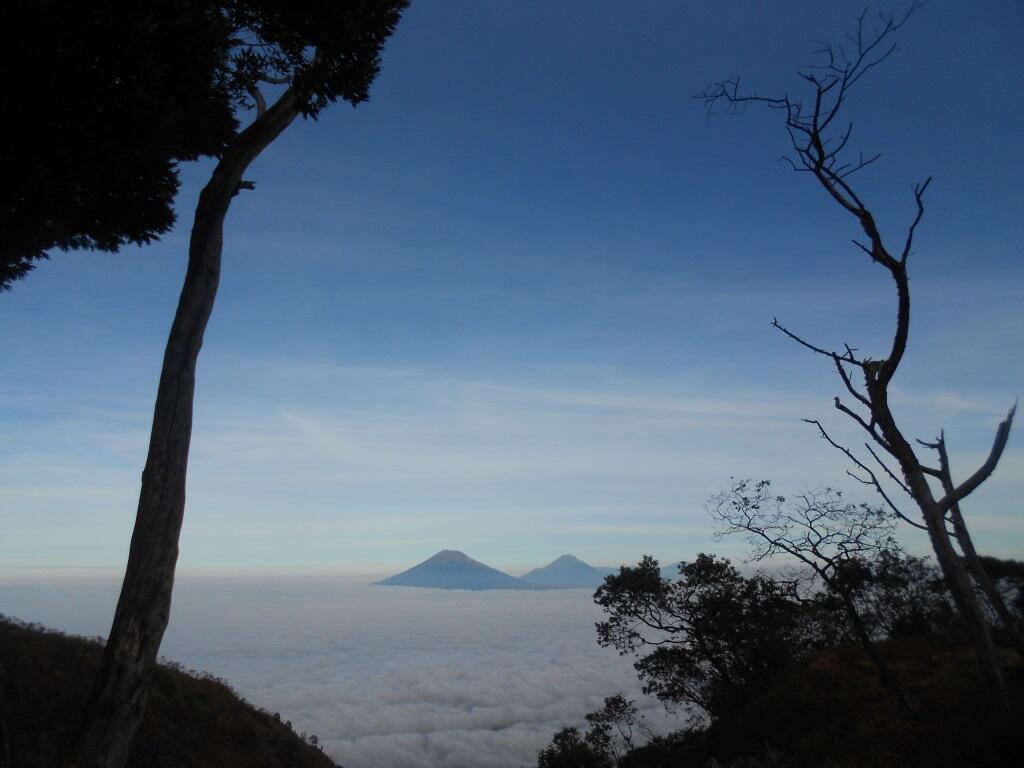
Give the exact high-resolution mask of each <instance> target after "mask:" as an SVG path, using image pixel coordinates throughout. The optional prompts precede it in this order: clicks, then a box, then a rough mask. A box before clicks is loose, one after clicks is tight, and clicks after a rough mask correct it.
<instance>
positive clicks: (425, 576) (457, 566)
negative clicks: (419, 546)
mask: <svg viewBox="0 0 1024 768" xmlns="http://www.w3.org/2000/svg"><path fill="white" fill-rule="evenodd" d="M376 583H377V584H383V585H385V586H391V587H434V588H436V589H543V588H544V587H542V586H540V585H538V584H530V583H528V582H525V581H522V580H521V579H517V578H516V577H515V576H509V575H508V574H507V573H503V572H502V571H499V570H497V569H496V568H491V567H490V566H489V565H484V564H483V563H478V562H477V561H476V560H474V559H473V558H471V557H469V556H468V555H466V554H464V553H462V552H457V551H456V550H454V549H443V550H441V551H440V552H438V553H437V554H436V555H434V556H433V557H431V558H430V559H428V560H424V561H423V562H422V563H420V564H419V565H414V566H413V567H412V568H410V569H409V570H407V571H402V572H401V573H398V574H395V575H394V576H391V577H389V578H387V579H383V580H382V581H378V582H376Z"/></svg>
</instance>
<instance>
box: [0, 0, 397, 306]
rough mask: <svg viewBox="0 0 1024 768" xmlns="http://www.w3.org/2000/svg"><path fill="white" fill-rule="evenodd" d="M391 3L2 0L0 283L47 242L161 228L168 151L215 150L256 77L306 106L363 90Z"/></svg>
mask: <svg viewBox="0 0 1024 768" xmlns="http://www.w3.org/2000/svg"><path fill="white" fill-rule="evenodd" d="M396 5H401V4H396V3H384V4H381V3H376V4H375V3H335V2H323V1H322V0H294V1H293V2H288V3H284V2H280V1H279V0H223V1H220V2H218V1H216V0H147V2H134V1H133V0H96V1H95V2H81V3H78V2H64V1H62V0H34V1H33V2H22V3H12V4H5V6H4V10H2V11H0V61H3V69H4V71H5V72H8V73H11V74H12V75H14V73H17V75H16V76H10V77H8V78H7V84H6V89H7V90H6V94H5V96H6V100H7V103H8V104H9V105H12V107H13V106H14V105H16V110H15V111H12V112H10V113H9V119H8V120H7V121H6V125H5V131H6V139H5V141H4V143H3V145H2V147H0V163H2V166H3V168H4V184H3V185H2V186H0V232H2V233H3V238H2V241H0V242H2V245H0V290H5V289H9V288H10V287H11V285H12V284H13V282H14V281H15V280H18V279H19V278H22V277H24V276H25V275H26V274H27V273H28V272H29V271H31V270H32V268H33V266H34V263H35V262H36V261H38V260H40V259H45V258H47V256H48V254H49V253H50V252H52V251H53V250H54V249H60V250H72V249H90V250H92V249H95V250H103V251H117V250H118V249H119V248H121V247H122V246H124V245H126V244H129V243H132V244H145V243H148V242H150V241H152V240H154V239H156V238H157V237H158V236H159V235H160V234H162V233H164V232H167V231H168V230H169V229H170V228H171V226H172V225H173V224H174V221H175V214H174V210H173V203H174V197H175V195H176V193H177V191H178V184H179V182H178V171H177V166H178V163H180V162H183V161H189V160H195V159H196V158H198V157H200V156H204V155H205V156H220V155H221V154H222V153H223V151H224V148H225V147H226V145H227V144H228V142H230V141H231V139H232V138H233V137H234V136H235V135H236V133H237V131H238V129H239V124H238V120H237V119H236V114H237V113H238V112H239V111H240V110H243V109H245V108H248V107H252V106H258V101H259V100H261V99H262V97H261V96H257V95H256V93H255V91H254V89H255V87H256V86H257V85H258V84H260V83H264V84H271V85H273V84H284V83H285V82H288V83H289V84H290V85H291V86H292V88H293V90H294V92H295V94H296V95H297V97H298V100H299V104H300V111H301V113H302V114H303V115H305V116H307V117H315V116H316V115H317V114H318V113H319V112H320V110H322V109H323V108H324V107H325V106H327V105H328V104H330V103H332V102H334V101H335V100H337V99H338V98H341V99H344V100H345V101H348V102H350V103H353V104H357V103H359V102H361V101H364V100H365V99H366V98H367V97H368V91H369V86H370V83H371V82H372V81H373V78H374V77H375V76H376V74H377V71H378V69H379V55H378V53H379V46H378V45H377V42H378V41H379V40H380V39H381V38H382V36H386V32H384V30H385V29H387V30H390V29H391V28H392V27H393V24H394V21H395V19H396V16H395V15H394V9H395V7H396ZM374 16H376V17H377V22H376V25H377V26H376V28H375V27H374V26H373V25H368V24H367V19H370V18H373V17H374ZM313 50H315V51H316V52H317V53H316V55H315V56H314V55H312V54H311V51H313Z"/></svg>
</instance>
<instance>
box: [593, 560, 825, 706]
mask: <svg viewBox="0 0 1024 768" xmlns="http://www.w3.org/2000/svg"><path fill="white" fill-rule="evenodd" d="M594 601H595V602H596V603H597V604H598V605H600V606H601V607H602V608H603V609H604V610H605V612H606V613H607V614H608V615H609V618H608V619H606V620H605V621H603V622H601V623H599V624H598V625H597V635H598V642H599V643H600V644H601V645H604V646H614V647H615V648H616V649H618V651H619V652H620V653H621V654H636V655H637V656H638V657H639V658H638V660H637V662H636V664H635V666H636V669H637V672H638V673H639V675H640V678H641V680H643V681H644V691H645V692H646V693H650V694H653V695H655V696H657V697H658V698H659V699H661V700H662V701H665V702H667V703H672V704H683V703H686V704H696V705H697V706H699V707H700V708H701V709H703V710H704V711H705V712H707V713H708V714H709V715H711V716H712V717H715V716H716V715H719V714H721V713H724V712H727V711H730V710H731V709H733V708H734V707H735V706H736V702H737V701H740V700H742V699H744V698H748V697H750V696H753V695H756V694H757V693H760V692H762V691H764V690H765V689H767V688H768V687H770V686H771V685H772V684H773V683H774V681H775V680H777V679H778V677H779V676H780V675H782V674H784V673H785V670H786V669H787V668H788V666H789V665H790V664H792V663H793V662H794V661H797V660H799V659H800V658H802V657H803V656H804V655H806V653H807V652H808V651H809V650H810V649H811V648H812V647H813V643H814V626H813V624H812V623H810V622H809V621H808V620H807V611H806V609H805V608H804V606H803V605H802V604H801V603H800V602H799V601H798V600H796V599H794V598H793V596H792V594H791V591H790V590H789V589H788V588H787V587H786V585H781V584H778V583H776V582H774V581H772V580H771V579H768V578H765V577H763V576H754V577H752V578H744V577H743V576H741V575H740V574H739V572H738V571H737V570H736V569H735V568H734V567H733V566H732V565H730V563H729V561H728V560H722V559H718V558H716V557H714V556H713V555H705V554H701V555H698V556H697V559H696V560H695V561H694V562H692V563H687V564H685V565H681V566H680V576H679V579H678V580H668V579H664V578H662V577H661V574H660V570H659V567H658V562H657V561H656V560H654V559H653V558H651V557H645V558H644V559H643V560H642V561H641V562H640V563H639V565H637V567H635V568H628V567H623V568H621V569H620V571H619V573H618V574H615V575H612V576H608V577H607V579H605V583H604V584H603V585H602V586H601V587H599V588H598V590H597V592H596V593H595V594H594Z"/></svg>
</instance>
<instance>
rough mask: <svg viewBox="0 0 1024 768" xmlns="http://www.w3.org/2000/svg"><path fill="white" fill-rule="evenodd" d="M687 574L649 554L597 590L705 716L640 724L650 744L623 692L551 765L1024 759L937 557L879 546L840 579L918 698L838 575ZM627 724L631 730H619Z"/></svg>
mask: <svg viewBox="0 0 1024 768" xmlns="http://www.w3.org/2000/svg"><path fill="white" fill-rule="evenodd" d="M991 567H992V570H993V573H996V574H999V575H1000V576H1001V577H1002V576H1003V574H1004V573H1017V572H1018V571H1017V569H1016V568H1015V564H1014V563H1013V562H1012V561H1010V562H1009V563H1007V564H1006V565H1005V566H1002V565H1000V564H999V563H994V564H993V565H992V566H991ZM681 572H682V573H681V581H679V582H677V583H673V582H671V581H668V580H666V579H663V578H662V577H661V576H660V575H659V573H658V568H657V563H656V562H655V561H654V560H653V559H651V558H649V557H647V558H644V559H643V560H642V561H641V563H640V564H639V565H638V566H637V567H636V568H624V569H622V571H620V573H619V574H618V575H616V576H609V577H608V578H607V580H606V582H605V585H604V586H603V587H602V588H601V590H599V591H598V593H597V594H595V601H596V602H598V603H599V604H600V605H602V607H604V608H605V610H606V611H608V612H609V613H610V615H611V618H610V619H609V620H608V621H606V622H603V623H602V624H600V625H598V633H599V638H600V641H601V642H602V643H604V644H613V645H615V646H616V647H618V648H619V649H620V651H625V652H635V653H647V656H645V657H642V658H641V659H640V662H639V663H638V664H637V669H638V671H639V672H640V674H641V676H642V677H644V676H645V675H646V677H644V679H645V682H646V683H647V684H648V690H650V692H652V693H654V694H655V695H657V696H659V697H660V698H661V699H662V700H663V701H665V702H666V703H667V704H669V705H674V704H676V703H679V702H688V703H691V704H694V703H695V704H698V705H700V706H702V707H704V711H705V714H706V717H704V718H703V719H701V718H695V719H693V720H691V723H690V726H689V727H688V728H684V729H683V730H681V731H678V732H675V733H670V734H667V735H664V736H660V737H658V736H653V735H652V734H651V733H650V732H649V731H647V732H641V735H642V736H643V738H642V739H638V740H636V741H637V742H640V741H646V742H647V743H645V744H642V745H639V744H638V743H634V739H633V737H632V736H633V730H634V727H635V725H636V720H635V710H631V709H630V707H629V705H630V704H631V702H627V701H625V700H623V699H622V698H621V697H613V698H612V699H607V700H606V702H605V707H604V708H603V709H602V710H599V711H598V712H595V713H592V714H591V715H588V716H587V722H588V729H587V730H586V732H585V733H582V734H581V733H580V732H579V731H576V730H575V729H572V731H573V732H572V733H571V734H565V732H563V737H562V738H561V739H559V740H556V742H553V743H552V744H551V745H550V746H549V747H548V748H547V749H546V750H545V751H544V752H543V753H542V755H543V756H544V757H545V759H546V760H548V762H547V763H541V765H546V766H562V765H573V764H574V763H572V762H571V760H572V758H573V756H575V757H576V758H579V759H582V758H581V757H580V756H581V755H586V756H588V759H593V756H594V755H598V756H603V759H604V760H605V761H606V762H605V763H584V762H579V763H575V764H579V765H590V764H593V765H610V766H616V767H617V768H670V767H671V768H677V767H678V766H688V767H692V768H727V767H731V768H767V767H768V766H778V767H779V768H861V767H863V768H869V767H870V768H876V767H881V768H888V767H890V766H891V768H897V767H898V768H918V767H920V768H925V767H927V768H934V767H945V766H949V767H950V768H953V767H954V766H955V768H962V766H967V765H970V766H979V767H987V766H991V767H992V768H1002V767H1003V766H1009V765H1016V764H1018V763H1019V762H1020V761H1021V760H1022V759H1024V732H1022V731H1021V730H1020V728H1019V727H1018V720H1017V718H1018V714H1012V713H1011V714H1006V713H1005V712H1003V711H1002V710H1001V708H999V707H997V706H994V705H993V702H992V701H991V699H990V697H989V695H988V691H987V689H986V686H985V684H984V680H983V679H982V678H981V677H980V676H979V675H978V674H977V672H976V670H975V669H974V665H973V663H972V652H971V647H970V638H969V636H968V635H967V633H966V632H965V628H964V627H963V626H962V625H961V624H960V623H959V621H958V619H957V617H956V615H955V614H954V612H953V609H952V607H951V605H950V602H951V601H950V597H949V594H948V592H947V591H946V590H945V589H944V584H943V581H942V580H941V578H939V576H938V575H937V571H936V569H935V568H934V567H933V566H932V565H930V564H929V563H927V562H926V561H924V560H921V559H920V558H914V557H910V556H906V555H903V554H900V553H894V552H888V551H881V552H876V553H874V554H872V555H871V556H870V557H867V556H865V557H857V558H851V559H849V560H837V561H836V571H835V574H834V576H835V582H834V583H836V584H839V585H841V590H842V592H843V593H844V594H845V595H852V596H853V599H854V600H855V601H856V603H857V606H858V612H859V614H860V615H862V616H863V617H864V620H865V623H866V624H867V625H868V626H869V627H870V629H871V632H872V635H873V636H874V638H875V639H876V640H877V644H876V646H875V650H876V652H877V653H878V654H880V655H881V656H882V657H883V659H884V662H885V665H886V667H888V668H890V669H892V670H893V671H894V673H895V674H897V675H898V677H899V678H900V680H901V681H902V684H903V687H904V690H905V693H906V698H907V699H908V700H909V701H911V702H912V703H913V706H912V707H909V708H908V707H905V706H903V705H902V702H901V700H900V699H899V698H897V697H894V696H893V695H892V692H891V690H890V689H888V688H887V687H886V685H885V684H884V683H883V680H882V678H881V676H880V674H879V669H878V665H877V663H875V662H874V661H873V660H872V659H871V658H870V656H869V654H868V653H866V651H865V649H864V648H863V647H862V646H860V644H859V643H857V642H856V640H855V638H854V637H853V634H854V633H853V632H852V631H851V630H850V628H849V626H848V625H847V623H846V622H847V618H848V614H847V611H846V610H845V608H844V607H843V605H842V604H841V601H839V600H837V595H836V594H835V593H833V592H830V590H829V589H828V588H827V585H826V588H825V589H823V590H820V591H818V592H816V593H814V594H810V595H808V594H804V595H803V596H800V595H799V594H798V592H797V591H790V589H789V588H790V587H792V586H793V582H792V581H788V580H786V581H780V582H778V583H775V582H772V580H771V579H768V578H767V577H764V576H757V577H754V578H750V579H747V578H744V577H742V576H741V575H739V574H738V573H737V572H736V571H735V569H734V568H732V567H731V566H730V565H729V564H728V562H727V561H723V560H720V559H717V558H714V557H712V556H709V555H701V556H699V557H698V559H697V560H696V561H695V562H694V563H692V564H690V565H687V566H683V567H682V568H681ZM773 584H774V586H772V585H773ZM758 611H760V612H761V614H762V615H760V616H754V615H753V614H755V613H757V612H758ZM732 622H736V624H735V625H733V624H732ZM783 623H786V624H788V626H787V627H786V628H785V629H780V628H779V625H780V624H783ZM723 624H724V626H723ZM673 641H674V642H673ZM786 648H788V649H789V655H788V656H787V655H786V654H785V653H783V651H784V649H786ZM652 649H653V650H652ZM666 649H667V650H666ZM1000 653H1001V658H1002V661H1003V666H1004V669H1005V672H1006V675H1007V680H1008V683H1009V692H1010V697H1011V703H1012V706H1013V712H1014V713H1019V712H1020V711H1021V707H1022V706H1024V663H1022V659H1021V658H1020V656H1019V655H1017V654H1016V653H1015V652H1014V651H1013V650H1011V648H1010V647H1009V646H1004V647H1002V648H1001V650H1000ZM659 656H660V659H659V662H658V663H657V664H656V665H650V664H644V662H645V660H646V659H649V658H652V657H653V658H658V657H659ZM759 663H764V664H765V665H767V667H768V668H765V667H761V666H759ZM652 676H657V678H656V679H655V678H654V677H652ZM652 681H654V682H655V684H653V685H652V684H651V683H652ZM616 699H617V700H618V701H616ZM610 703H611V704H610ZM708 703H710V704H711V706H707V704H708ZM623 724H625V725H626V730H625V731H621V730H617V729H618V728H620V727H621V726H622V725H623ZM622 733H625V734H626V735H627V736H628V738H626V739H623V738H621V735H620V736H619V738H618V740H617V742H615V743H613V741H612V739H609V736H612V737H615V736H616V734H622ZM557 760H564V761H565V762H557Z"/></svg>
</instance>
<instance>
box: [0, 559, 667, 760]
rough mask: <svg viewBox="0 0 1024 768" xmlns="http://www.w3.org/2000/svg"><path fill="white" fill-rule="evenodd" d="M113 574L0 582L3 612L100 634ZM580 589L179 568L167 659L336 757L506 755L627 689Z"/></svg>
mask: <svg viewBox="0 0 1024 768" xmlns="http://www.w3.org/2000/svg"><path fill="white" fill-rule="evenodd" d="M118 586H119V585H118V583H117V582H116V581H114V580H106V579H99V580H88V579H79V580H76V581H55V580H51V581H48V582H41V581H33V582H26V581H8V582H0V606H3V611H4V612H7V613H10V614H13V615H16V616H18V617H19V618H21V619H23V620H30V621H37V622H41V623H44V624H47V625H50V626H53V627H59V628H61V629H64V630H67V631H70V632H73V633H77V634H85V635H97V634H100V635H102V634H105V633H106V631H107V628H108V623H109V614H110V610H111V607H112V605H113V602H114V601H115V600H116V595H117V588H118ZM600 616H601V612H600V610H599V609H598V608H597V607H596V606H594V604H593V602H592V600H591V593H590V591H589V590H586V589H571V590H552V591H543V592H524V591H504V590H498V591H491V592H465V591H459V590H453V591H447V590H436V589H415V588H405V587H380V586H371V585H368V584H366V583H365V581H363V580H359V579H354V578H351V577H349V578H345V579H339V578H333V579H330V580H327V579H324V578H322V577H316V578H299V577H288V578H278V579H273V580H271V579H258V578H245V579H181V580H179V582H178V584H177V585H176V586H175V597H174V605H173V608H172V615H171V623H170V627H169V629H168V632H167V636H166V638H165V640H164V643H163V645H162V647H161V654H162V656H164V657H165V658H168V659H171V660H173V661H177V662H179V663H181V664H183V665H184V666H186V667H189V668H193V669H196V670H200V671H204V672H209V673H211V674H214V675H216V676H218V677H222V678H225V679H226V680H228V682H229V683H230V684H231V685H232V687H234V688H235V690H236V691H238V692H239V693H240V694H241V695H242V696H244V697H245V698H246V699H248V700H249V701H251V702H252V703H253V704H255V705H257V706H259V707H262V708H264V709H267V710H269V711H271V712H279V713H280V714H281V717H282V719H284V720H291V722H292V725H293V727H294V728H295V730H296V732H301V731H306V732H307V733H315V734H316V735H317V736H318V737H319V738H320V740H321V743H322V744H323V746H324V750H325V751H326V752H328V753H329V754H330V755H331V756H332V757H333V758H334V759H335V760H336V761H338V762H339V763H341V764H342V765H343V766H345V768H518V766H521V765H532V764H533V763H534V761H535V760H536V756H537V751H538V750H539V749H541V748H542V747H544V746H545V745H546V744H547V743H549V742H550V740H551V737H552V736H553V735H554V733H555V731H556V730H558V729H559V728H561V727H563V726H567V725H582V724H583V715H584V714H585V713H587V712H588V711H593V710H596V709H598V708H599V707H600V706H601V704H602V702H603V699H604V697H605V696H610V695H612V694H614V693H618V692H620V691H621V692H623V693H624V694H626V695H627V696H629V697H632V698H637V699H638V704H639V705H640V706H641V711H642V713H643V714H645V715H646V716H648V718H649V719H650V721H651V722H652V723H653V724H655V725H660V726H661V732H663V733H664V732H667V731H669V730H671V729H672V724H675V727H678V723H679V722H680V719H679V718H678V717H675V718H673V717H668V716H667V715H666V714H665V711H664V709H663V708H662V707H661V705H660V704H658V703H657V702H656V701H654V700H652V699H650V698H647V697H643V696H642V695H641V694H640V690H639V688H640V685H639V683H638V682H637V679H636V674H635V672H634V671H633V669H632V664H631V662H630V661H629V660H628V659H624V658H620V657H619V656H618V655H617V654H616V653H615V652H614V651H612V650H606V649H601V648H599V647H598V645H597V643H596V641H595V632H594V622H595V621H596V620H598V619H599V617H600Z"/></svg>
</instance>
